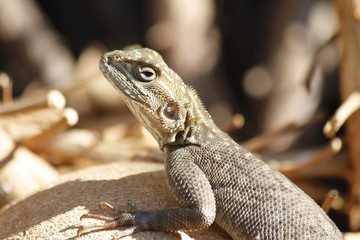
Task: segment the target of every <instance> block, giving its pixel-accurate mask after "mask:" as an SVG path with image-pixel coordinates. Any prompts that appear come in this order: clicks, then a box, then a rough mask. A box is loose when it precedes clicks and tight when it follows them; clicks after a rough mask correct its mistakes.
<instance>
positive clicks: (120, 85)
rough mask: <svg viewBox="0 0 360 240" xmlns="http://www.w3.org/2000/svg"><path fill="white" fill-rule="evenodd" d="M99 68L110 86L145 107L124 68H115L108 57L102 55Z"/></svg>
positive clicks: (142, 98) (120, 66)
mask: <svg viewBox="0 0 360 240" xmlns="http://www.w3.org/2000/svg"><path fill="white" fill-rule="evenodd" d="M99 68H100V70H101V71H102V73H103V75H104V76H105V78H106V79H107V80H108V81H109V82H110V84H111V85H113V87H115V88H116V89H117V90H119V92H120V93H122V94H124V95H125V96H126V98H131V99H133V100H135V101H137V102H139V103H141V104H145V105H147V104H146V103H147V102H146V99H144V96H143V95H142V94H141V93H140V92H139V91H138V90H137V86H136V85H135V84H134V83H133V81H131V80H130V79H131V76H129V74H128V73H127V71H126V68H125V66H122V65H119V66H115V65H114V64H112V62H111V61H110V60H109V58H108V56H107V55H106V54H104V55H103V56H102V57H101V59H100V62H99Z"/></svg>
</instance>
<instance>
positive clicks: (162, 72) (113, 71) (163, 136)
mask: <svg viewBox="0 0 360 240" xmlns="http://www.w3.org/2000/svg"><path fill="white" fill-rule="evenodd" d="M100 69H101V71H102V72H103V74H104V76H105V77H106V78H107V79H108V81H109V82H110V83H111V84H112V85H113V86H114V87H115V88H116V89H118V90H119V91H120V93H121V95H122V96H123V99H124V101H125V102H126V104H127V105H128V107H129V109H130V110H131V111H132V112H133V114H134V115H135V117H136V118H137V119H138V120H139V121H140V123H141V124H142V125H143V126H145V127H146V128H147V130H148V131H149V132H150V133H151V134H152V135H153V136H154V138H155V139H156V140H157V142H158V143H159V145H160V148H161V149H162V148H163V147H164V146H165V145H166V144H171V143H174V142H175V141H176V139H177V134H178V133H181V132H183V131H184V130H185V124H186V123H185V122H186V119H187V115H188V110H189V106H190V105H191V96H189V91H188V88H189V87H187V86H186V85H185V84H184V82H183V81H182V80H181V78H180V77H179V76H178V75H177V74H176V73H175V72H174V71H172V70H171V69H170V68H169V67H168V66H167V65H166V63H165V62H164V60H163V59H162V57H161V56H160V55H159V54H158V53H157V52H155V51H153V50H150V49H146V48H143V49H134V50H125V51H119V50H115V51H112V52H109V53H105V54H104V55H103V56H102V58H101V60H100Z"/></svg>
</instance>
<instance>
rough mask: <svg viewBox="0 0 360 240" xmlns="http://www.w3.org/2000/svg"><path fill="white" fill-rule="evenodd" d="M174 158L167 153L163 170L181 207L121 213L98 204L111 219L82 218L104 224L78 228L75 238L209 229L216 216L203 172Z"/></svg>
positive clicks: (213, 200)
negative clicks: (100, 233) (105, 232)
mask: <svg viewBox="0 0 360 240" xmlns="http://www.w3.org/2000/svg"><path fill="white" fill-rule="evenodd" d="M178 157H179V154H177V152H174V153H172V154H169V155H168V158H167V160H166V164H165V167H166V172H167V175H168V183H169V186H170V188H171V190H172V191H173V193H174V194H175V196H176V197H177V199H178V200H179V202H180V204H181V207H179V208H171V209H163V210H159V211H141V210H139V209H134V210H133V211H130V212H123V211H120V210H115V209H114V208H112V207H111V206H110V205H108V204H105V203H102V204H100V207H101V209H103V210H110V211H112V212H113V214H112V215H113V216H112V217H107V216H101V215H92V214H85V215H83V216H82V217H81V219H84V218H93V219H98V220H102V221H104V222H103V223H100V224H97V225H92V226H81V227H80V228H79V229H78V236H81V235H84V234H86V233H89V232H94V231H102V230H110V229H115V228H119V229H120V232H119V233H118V234H117V235H115V236H114V239H119V238H121V237H124V236H128V235H131V234H133V233H136V232H139V231H146V230H150V231H165V232H176V231H178V230H185V231H186V230H188V231H192V230H198V229H202V228H206V227H208V226H210V225H211V224H212V223H213V222H214V219H215V215H216V204H215V198H214V194H213V192H212V189H211V186H210V183H209V182H208V180H207V178H206V177H205V175H204V173H203V172H202V171H201V170H200V169H199V168H198V167H197V165H196V164H194V163H193V162H192V161H191V158H190V156H184V155H183V156H182V157H183V158H181V159H180V158H178Z"/></svg>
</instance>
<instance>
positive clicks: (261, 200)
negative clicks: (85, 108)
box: [78, 49, 342, 240]
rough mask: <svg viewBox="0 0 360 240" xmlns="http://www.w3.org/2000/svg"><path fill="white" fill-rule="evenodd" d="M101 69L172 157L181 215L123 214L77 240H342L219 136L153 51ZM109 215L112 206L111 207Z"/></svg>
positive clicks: (112, 59)
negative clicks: (180, 239) (145, 234)
mask: <svg viewBox="0 0 360 240" xmlns="http://www.w3.org/2000/svg"><path fill="white" fill-rule="evenodd" d="M100 69H101V70H102V72H103V74H104V76H105V77H106V78H107V79H108V80H109V82H110V83H111V84H112V85H113V86H114V87H115V88H116V89H118V90H119V92H120V93H121V95H122V96H123V98H124V100H125V102H126V103H127V105H128V106H129V108H130V110H131V111H132V112H133V114H134V115H135V116H136V117H137V119H138V120H139V121H140V122H141V124H143V125H144V126H145V127H146V128H147V129H148V130H149V132H150V133H151V134H152V135H153V136H154V138H155V139H156V140H157V141H158V143H159V146H160V148H161V149H162V150H163V151H164V152H165V172H166V174H167V179H168V185H169V187H170V189H171V190H172V192H173V193H174V195H175V196H176V198H177V199H178V201H179V203H180V205H181V207H179V208H173V209H164V210H160V211H153V212H151V211H140V210H135V211H131V212H119V213H118V216H117V217H116V218H107V217H103V216H95V215H90V214H87V215H85V216H83V217H84V218H97V219H101V220H105V221H106V223H105V224H103V225H98V226H92V227H80V229H79V231H78V235H82V234H85V233H87V232H91V231H98V230H103V229H107V228H114V227H124V226H125V230H122V231H121V233H120V234H119V235H118V237H122V236H126V235H130V234H132V233H134V232H137V231H144V230H155V231H170V232H174V231H177V230H185V231H194V230H199V229H203V228H206V227H208V226H210V225H211V224H213V223H214V222H215V223H217V224H218V225H219V226H220V227H222V228H223V229H224V230H225V231H226V232H227V233H228V234H229V235H230V236H231V237H232V238H233V239H301V240H302V239H342V234H341V232H340V231H339V230H338V229H337V227H336V226H335V224H334V223H333V222H332V221H331V220H330V219H329V217H328V216H327V215H326V214H325V213H324V211H323V210H322V209H321V208H320V207H319V206H318V205H317V204H316V203H315V202H314V201H313V200H312V199H311V198H310V197H308V196H307V195H306V194H305V193H304V192H303V191H302V190H300V189H299V188H298V187H297V186H296V185H294V184H293V183H292V182H291V181H290V180H288V179H287V178H286V177H285V176H283V175H282V174H281V173H279V172H277V171H275V170H274V169H272V168H271V167H270V166H268V165H267V164H266V163H264V162H263V161H261V160H260V159H258V158H257V157H256V156H255V155H253V154H252V153H250V152H249V151H247V150H246V149H244V148H242V147H241V146H239V145H238V144H237V143H236V142H234V141H233V140H232V139H231V138H230V137H229V136H228V135H227V134H226V133H224V132H222V131H221V130H219V129H218V128H217V127H216V125H215V124H214V123H213V121H212V119H211V117H210V115H209V114H208V112H207V111H206V109H205V108H204V106H203V104H202V103H201V101H200V99H199V98H198V96H197V94H196V92H195V91H194V90H193V89H192V88H190V87H189V86H187V85H185V84H184V83H183V81H182V80H181V78H180V77H179V76H178V75H177V74H176V73H175V72H173V71H172V70H171V69H170V68H169V67H168V66H167V65H166V64H165V62H164V61H163V59H162V58H161V56H160V55H159V54H158V53H157V52H155V51H153V50H150V49H136V50H128V51H113V52H109V53H106V54H104V55H103V57H102V59H101V61H100ZM108 208H109V206H108Z"/></svg>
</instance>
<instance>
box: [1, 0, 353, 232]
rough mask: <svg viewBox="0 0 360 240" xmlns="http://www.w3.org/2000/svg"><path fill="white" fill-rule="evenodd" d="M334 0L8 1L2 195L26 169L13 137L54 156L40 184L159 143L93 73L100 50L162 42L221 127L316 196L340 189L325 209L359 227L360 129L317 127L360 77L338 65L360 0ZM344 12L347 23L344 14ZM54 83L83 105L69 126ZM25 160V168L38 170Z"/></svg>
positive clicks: (343, 224)
mask: <svg viewBox="0 0 360 240" xmlns="http://www.w3.org/2000/svg"><path fill="white" fill-rule="evenodd" d="M336 2H337V1H335V2H333V1H324V0H316V1H314V0H301V1H299V0H291V1H279V0H278V1H276V0H268V1H253V0H242V1H238V0H216V1H215V0H214V1H213V0H197V1H193V0H181V1H176V0H152V1H149V0H137V1H134V0H122V1H116V0H107V1H102V2H100V1H95V0H86V1H85V0H78V1H69V0H63V1H46V0H12V1H6V0H0V73H1V75H0V86H1V87H2V92H1V94H0V96H1V97H2V99H3V104H2V105H0V129H1V131H0V155H1V156H0V157H1V158H0V170H1V171H3V174H2V178H1V177H0V182H2V183H3V185H2V191H3V192H4V193H3V196H4V197H3V198H4V199H5V200H3V202H4V204H5V203H7V202H9V201H10V200H13V199H16V198H18V197H19V196H18V195H17V194H16V193H15V191H14V190H13V189H15V188H16V187H15V186H12V184H14V185H16V184H19V183H18V182H19V181H18V179H16V180H10V178H14V176H15V175H14V174H13V173H12V174H9V175H6V174H5V173H4V172H6V171H9V170H8V169H6V168H7V166H8V165H9V164H10V163H11V162H14V160H13V159H14V158H16V157H15V156H16V151H17V150H18V149H19V146H21V147H24V148H26V149H27V151H30V152H31V154H35V155H36V157H32V158H34V159H35V158H37V157H39V158H42V159H43V160H44V161H45V162H46V164H49V166H47V167H46V170H42V171H44V172H46V171H49V172H51V173H49V174H48V175H49V176H50V177H48V178H45V177H44V179H43V180H41V181H44V182H49V181H52V180H54V179H56V178H57V177H58V175H61V174H63V173H66V172H69V171H72V170H74V169H78V168H82V167H84V166H87V165H92V164H97V163H99V162H103V161H105V162H106V161H114V160H123V159H125V158H126V159H130V158H132V157H133V156H134V155H139V154H140V155H141V154H143V155H144V156H145V155H146V156H148V155H149V152H151V153H158V150H157V146H156V143H154V142H152V140H151V137H149V136H147V135H146V133H144V132H143V131H142V130H141V129H140V126H139V125H137V123H136V122H135V121H134V120H133V118H132V116H131V114H129V112H128V110H127V108H126V106H125V105H124V103H123V102H122V100H121V98H120V96H119V95H118V93H117V92H116V91H115V90H113V89H112V87H111V86H110V85H109V84H108V83H107V81H106V80H105V79H104V78H103V77H102V75H101V73H100V71H99V70H98V61H99V59H100V56H101V54H102V53H104V52H106V51H110V50H114V49H122V48H124V47H127V46H129V45H134V44H137V45H141V46H144V47H150V48H152V49H155V50H157V51H158V52H159V53H160V54H161V55H162V56H163V57H164V59H165V61H166V62H167V63H168V65H169V66H170V67H171V68H173V69H174V70H175V71H176V72H177V73H178V74H179V75H180V76H181V77H182V78H183V80H184V81H185V82H186V83H187V84H189V85H191V86H193V87H194V88H195V89H196V90H197V92H198V93H199V95H200V97H201V99H202V100H203V102H204V104H205V105H206V107H207V108H208V110H209V112H210V114H211V115H212V116H213V119H214V121H215V122H216V124H217V125H218V126H219V127H220V128H221V129H223V130H224V131H226V132H228V133H229V134H230V135H231V136H233V137H234V138H235V139H236V140H237V141H238V142H241V143H243V144H244V145H245V146H246V147H247V148H249V149H250V150H252V151H256V152H258V153H259V154H261V156H262V157H263V158H264V160H266V161H268V162H269V163H270V164H271V165H272V166H274V167H275V168H278V169H279V170H281V171H282V172H283V173H284V174H285V175H287V176H288V177H290V178H291V179H292V180H294V181H295V182H296V183H297V184H299V185H300V186H301V187H302V188H303V189H304V190H305V191H306V192H307V193H308V194H310V195H311V196H312V197H313V198H315V199H316V200H317V201H318V202H322V201H323V200H324V199H325V196H326V193H327V192H328V191H329V190H330V189H333V188H335V189H337V190H338V191H339V192H340V197H339V198H338V200H337V201H335V203H334V205H333V208H335V210H334V211H331V212H330V216H331V217H332V218H333V219H334V221H335V222H336V223H337V224H338V226H339V227H340V228H341V230H342V231H349V230H350V229H351V230H357V229H358V227H359V226H360V213H359V212H360V211H359V210H358V209H357V206H358V204H359V203H360V201H359V200H358V199H360V197H359V198H358V197H357V196H360V194H358V193H357V192H358V191H360V190H356V189H359V187H357V186H358V185H357V180H353V178H352V177H353V176H354V174H357V172H356V171H357V170H356V169H357V168H356V167H355V168H354V169H355V170H353V169H352V166H357V163H356V162H359V161H360V159H354V158H353V157H351V156H352V155H351V154H353V155H354V154H355V155H356V153H352V152H351V149H355V148H360V142H359V141H358V140H356V139H359V140H360V138H355V137H354V138H352V137H350V140H349V137H348V136H347V135H346V131H345V130H343V129H342V128H340V127H339V128H338V129H337V130H336V131H335V133H334V134H332V135H331V134H330V137H329V136H326V133H325V134H324V132H323V127H324V125H325V124H326V123H327V121H328V120H329V119H331V117H332V116H333V114H334V113H335V111H336V110H337V109H338V107H339V106H340V105H341V104H342V103H343V102H345V99H346V97H347V96H348V95H350V93H349V91H350V90H351V91H350V92H352V91H354V92H356V91H358V90H359V88H358V86H359V85H360V79H359V75H356V74H355V76H358V78H357V79H354V78H352V80H350V81H352V83H348V82H345V81H347V80H344V79H343V78H341V77H343V75H341V74H340V73H341V67H343V65H342V64H344V60H343V59H342V55H341V51H344V49H346V46H347V45H346V44H347V43H346V41H345V40H344V39H346V37H344V34H346V33H348V31H350V32H351V30H349V29H353V28H347V27H342V26H350V25H351V24H353V25H354V26H356V27H357V28H358V25H359V23H358V19H359V18H358V16H359V15H356V14H355V13H356V11H358V10H356V5H355V4H356V0H354V1H353V3H352V4H353V5H351V4H350V5H349V4H348V6H347V7H346V6H345V7H344V6H342V4H336ZM344 2H346V3H350V2H352V1H350V0H346V1H344ZM344 9H345V10H344ZM341 11H343V13H344V12H345V13H344V14H345V15H346V16H351V18H350V19H352V20H349V21H352V22H351V23H350V22H346V21H348V20H342V18H341V17H340V18H339V14H338V12H341ZM344 19H345V18H344ZM346 19H348V18H346ZM339 26H340V28H339ZM351 26H352V25H351ZM339 29H342V30H341V31H340V33H339ZM344 29H345V30H344ZM344 32H345V33H344ZM356 34H358V33H355V36H356ZM341 36H342V38H340V37H341ZM346 36H347V35H346ZM350 38H351V37H350ZM339 39H340V40H339ZM341 39H343V40H341ZM341 41H342V42H341ZM355 41H359V38H355ZM344 46H345V47H344ZM350 47H351V49H354V48H352V46H350ZM340 49H342V50H340ZM353 52H355V53H354V54H356V51H355V50H354V51H353ZM357 55H360V52H358V53H357ZM354 59H357V58H354ZM354 61H355V62H354ZM354 61H353V62H352V63H353V64H355V65H356V64H357V63H359V64H360V62H356V61H357V60H354ZM347 63H348V62H345V64H347ZM349 66H350V65H349ZM355 68H356V67H355ZM355 71H357V70H355ZM339 74H340V75H339ZM339 76H341V77H339ZM344 82H345V83H344ZM350 85H351V87H349V88H350V90H349V91H348V92H347V93H344V92H341V89H344V88H346V87H344V86H350ZM349 88H348V89H349ZM51 89H56V91H58V92H57V93H59V94H60V99H63V98H64V99H66V106H67V107H68V108H71V110H72V111H74V112H75V115H76V116H77V117H78V119H77V117H75V119H76V120H74V121H75V122H76V123H77V124H76V126H75V127H74V126H73V125H74V124H75V123H74V124H72V123H69V122H66V123H63V125H61V124H60V125H61V127H58V125H59V122H62V121H63V118H64V115H63V111H60V112H61V114H60V115H59V110H56V111H53V109H52V110H49V108H52V107H50V106H46V107H45V106H43V103H44V101H46V100H44V99H48V98H47V96H48V93H49V92H50V90H51ZM61 96H62V97H63V98H62V97H61ZM54 101H55V102H56V101H59V100H54ZM60 101H62V100H60ZM355 102H356V101H355ZM54 104H55V105H56V104H57V103H54ZM60 105H61V103H60ZM39 106H42V107H39ZM68 108H67V110H69V109H68ZM356 109H357V108H356ZM356 109H355V110H353V112H355V111H356ZM39 111H40V112H39ZM74 112H72V114H74ZM70 118H71V117H70ZM344 121H345V120H344ZM354 124H355V125H352V126H353V127H352V129H353V130H354V132H360V130H359V127H360V126H359V124H356V123H354ZM54 125H56V126H57V128H56V129H55V130H54ZM59 129H60V130H59ZM139 129H140V130H139ZM139 139H142V140H143V142H141V144H139V141H138V140H139ZM134 141H135V142H136V144H134ZM120 142H121V143H120ZM1 144H2V145H1ZM119 144H120V145H121V146H120V148H119ZM349 144H350V148H349ZM134 145H136V147H135V146H134ZM5 146H6V147H5ZM2 148H3V149H2ZM119 149H120V150H119ZM121 149H122V150H124V151H122V150H121ZM129 149H130V150H129ZM349 149H350V150H349ZM144 150H146V151H144ZM124 152H126V154H124ZM27 154H30V153H27ZM357 158H359V157H357ZM1 159H2V160H1ZM357 160H359V161H357ZM354 162H355V163H354ZM21 164H26V163H21ZM21 164H20V165H19V168H22V171H24V167H23V165H21ZM358 164H360V162H359V163H358ZM30 165H31V164H30ZM33 166H35V165H33ZM48 167H49V168H50V169H51V170H49V168H48ZM31 168H37V167H31ZM15 169H16V167H15ZM29 169H30V168H29ZM29 169H28V170H26V171H27V173H26V174H25V175H26V176H28V178H32V177H31V174H28V172H29V171H32V170H29ZM359 170H360V168H359ZM34 171H35V170H34ZM354 171H355V173H354ZM359 173H360V172H359ZM41 174H42V175H47V174H45V173H43V172H41ZM5 175H6V176H8V177H5ZM37 175H38V173H37ZM23 176H24V175H23ZM37 181H38V180H37ZM41 181H40V182H41ZM10 182H11V184H10ZM12 182H14V183H12ZM26 182H27V184H28V183H29V182H31V181H29V180H27V181H26ZM35 182H36V181H35ZM5 183H6V184H5ZM36 184H38V183H34V185H36ZM39 184H40V185H41V184H42V183H39ZM4 185H5V186H9V185H11V189H12V190H11V191H9V190H7V189H9V188H7V187H4ZM355 185H356V186H355ZM36 188H37V186H34V189H36ZM29 191H30V190H29ZM21 194H24V193H21ZM21 194H20V195H21ZM349 216H350V220H349Z"/></svg>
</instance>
